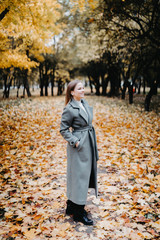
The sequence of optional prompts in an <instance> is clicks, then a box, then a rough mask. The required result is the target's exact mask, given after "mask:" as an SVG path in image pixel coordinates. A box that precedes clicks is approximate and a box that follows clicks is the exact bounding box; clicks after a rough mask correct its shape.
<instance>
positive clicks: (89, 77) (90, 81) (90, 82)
mask: <svg viewBox="0 0 160 240" xmlns="http://www.w3.org/2000/svg"><path fill="white" fill-rule="evenodd" d="M88 79H89V86H90V89H91V93H93V86H92V80H91V76H89V75H88Z"/></svg>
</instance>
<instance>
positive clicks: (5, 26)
mask: <svg viewBox="0 0 160 240" xmlns="http://www.w3.org/2000/svg"><path fill="white" fill-rule="evenodd" d="M8 7H9V11H8V13H7V14H6V15H5V16H4V18H3V19H2V20H1V21H0V55H1V57H0V68H7V67H10V66H13V67H24V68H30V67H32V66H35V65H36V63H34V62H32V61H30V59H29V57H28V56H25V55H26V54H25V53H26V50H29V54H30V53H31V54H32V55H34V51H35V56H36V57H37V60H39V59H40V61H43V57H42V56H40V55H41V54H42V53H43V54H45V53H50V52H51V49H50V47H48V46H47V44H48V43H49V41H51V40H52V39H53V36H54V35H57V34H59V33H60V31H61V30H60V26H59V25H57V24H56V22H57V20H58V19H59V17H60V13H59V8H60V5H59V4H58V1H57V0H27V1H24V0H4V1H2V3H1V5H0V13H2V12H3V11H4V10H5V9H6V8H8ZM15 49H16V53H15ZM52 52H53V51H52ZM8 54H9V55H8Z"/></svg>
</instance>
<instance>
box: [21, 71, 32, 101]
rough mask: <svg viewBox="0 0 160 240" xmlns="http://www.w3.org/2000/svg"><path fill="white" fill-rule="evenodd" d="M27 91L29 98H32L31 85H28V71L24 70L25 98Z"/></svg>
mask: <svg viewBox="0 0 160 240" xmlns="http://www.w3.org/2000/svg"><path fill="white" fill-rule="evenodd" d="M25 89H26V92H27V96H28V97H31V92H30V90H29V83H28V70H27V69H26V70H24V91H23V96H24V97H25Z"/></svg>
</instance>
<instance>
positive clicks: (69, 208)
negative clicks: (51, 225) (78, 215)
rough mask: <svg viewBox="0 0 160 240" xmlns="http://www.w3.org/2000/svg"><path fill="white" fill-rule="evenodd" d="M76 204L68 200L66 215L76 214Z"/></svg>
mask: <svg viewBox="0 0 160 240" xmlns="http://www.w3.org/2000/svg"><path fill="white" fill-rule="evenodd" d="M74 206H75V204H74V203H73V202H72V201H71V200H67V208H66V215H73V214H74Z"/></svg>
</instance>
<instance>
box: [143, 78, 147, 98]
mask: <svg viewBox="0 0 160 240" xmlns="http://www.w3.org/2000/svg"><path fill="white" fill-rule="evenodd" d="M143 94H146V81H145V79H144V78H143Z"/></svg>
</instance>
